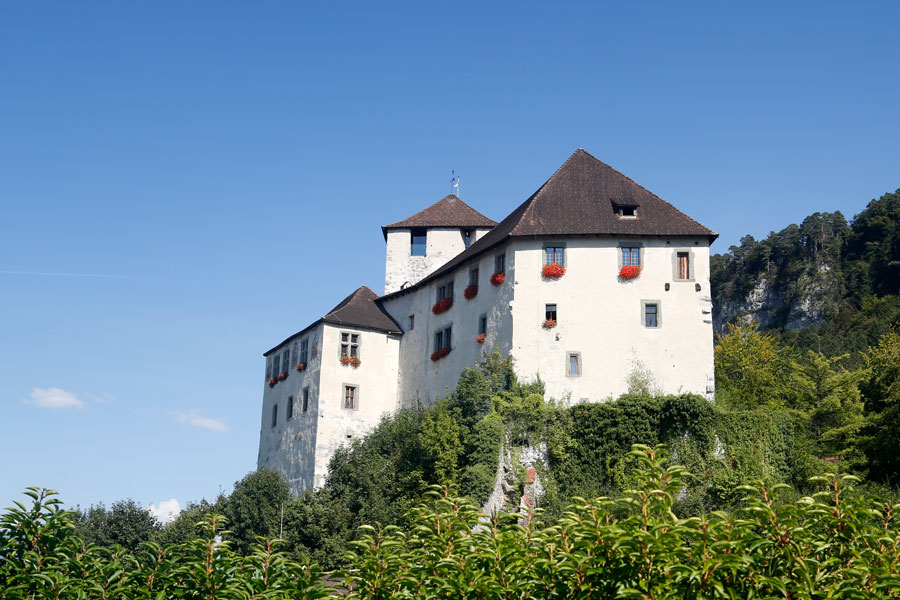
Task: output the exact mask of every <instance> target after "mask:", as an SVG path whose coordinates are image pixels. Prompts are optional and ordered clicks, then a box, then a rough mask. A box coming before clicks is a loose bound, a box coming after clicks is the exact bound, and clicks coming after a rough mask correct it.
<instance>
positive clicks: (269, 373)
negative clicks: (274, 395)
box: [266, 357, 272, 381]
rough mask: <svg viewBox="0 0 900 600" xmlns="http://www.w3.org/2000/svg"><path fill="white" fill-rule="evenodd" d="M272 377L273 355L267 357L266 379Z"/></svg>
mask: <svg viewBox="0 0 900 600" xmlns="http://www.w3.org/2000/svg"><path fill="white" fill-rule="evenodd" d="M270 377H272V357H269V358H267V359H266V381H268V380H269V378H270Z"/></svg>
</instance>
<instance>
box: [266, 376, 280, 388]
mask: <svg viewBox="0 0 900 600" xmlns="http://www.w3.org/2000/svg"><path fill="white" fill-rule="evenodd" d="M266 383H268V384H269V387H275V384H276V383H277V382H276V381H275V378H274V377H270V378H269V381H267V382H266Z"/></svg>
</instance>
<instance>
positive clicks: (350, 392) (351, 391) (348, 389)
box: [344, 385, 359, 410]
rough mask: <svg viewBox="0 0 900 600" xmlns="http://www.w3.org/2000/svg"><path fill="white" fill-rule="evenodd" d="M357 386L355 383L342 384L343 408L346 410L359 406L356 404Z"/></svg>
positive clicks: (357, 399)
mask: <svg viewBox="0 0 900 600" xmlns="http://www.w3.org/2000/svg"><path fill="white" fill-rule="evenodd" d="M357 391H358V387H357V386H355V385H345V386H344V408H346V409H347V410H356V409H357V408H359V407H358V406H357V402H358V401H359V398H358V394H357Z"/></svg>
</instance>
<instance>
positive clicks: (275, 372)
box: [272, 353, 281, 378]
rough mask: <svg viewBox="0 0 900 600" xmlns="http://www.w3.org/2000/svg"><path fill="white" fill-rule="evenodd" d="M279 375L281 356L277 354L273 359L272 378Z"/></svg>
mask: <svg viewBox="0 0 900 600" xmlns="http://www.w3.org/2000/svg"><path fill="white" fill-rule="evenodd" d="M279 373H281V355H280V354H277V353H276V354H275V358H273V359H272V377H276V378H277V377H278V375H279Z"/></svg>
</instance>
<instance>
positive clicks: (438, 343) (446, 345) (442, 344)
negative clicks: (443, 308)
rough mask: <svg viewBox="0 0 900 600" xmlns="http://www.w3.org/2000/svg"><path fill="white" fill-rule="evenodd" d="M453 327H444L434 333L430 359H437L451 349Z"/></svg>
mask: <svg viewBox="0 0 900 600" xmlns="http://www.w3.org/2000/svg"><path fill="white" fill-rule="evenodd" d="M452 334H453V327H452V326H451V327H444V328H443V329H439V330H437V331H436V332H435V333H434V352H432V353H431V360H439V359H441V358H443V357H445V356H447V355H448V354H450V351H451V350H452V349H453V348H452V347H451V346H450V343H451V341H452Z"/></svg>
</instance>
